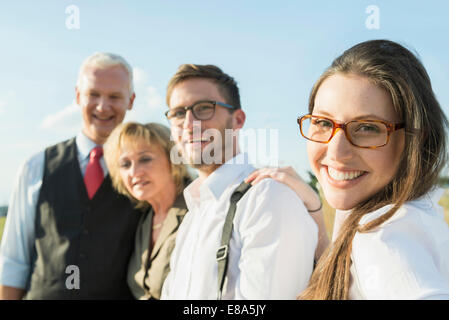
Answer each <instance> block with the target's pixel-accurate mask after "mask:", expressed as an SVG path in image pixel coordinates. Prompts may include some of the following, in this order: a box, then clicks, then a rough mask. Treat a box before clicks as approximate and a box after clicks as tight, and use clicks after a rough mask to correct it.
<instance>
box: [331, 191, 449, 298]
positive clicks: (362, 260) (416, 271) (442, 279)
mask: <svg viewBox="0 0 449 320" xmlns="http://www.w3.org/2000/svg"><path fill="white" fill-rule="evenodd" d="M441 195H442V190H441V189H436V190H434V191H433V192H431V193H429V194H426V195H424V196H423V197H421V198H420V199H417V200H414V201H409V202H407V203H405V204H404V205H403V206H402V207H401V208H399V210H398V211H397V212H396V213H395V214H394V215H393V217H391V218H390V219H388V220H387V221H386V222H385V223H384V224H382V225H381V226H380V227H378V228H376V229H375V230H373V231H371V232H368V233H359V232H357V233H356V235H355V237H354V240H353V242H352V253H351V259H352V265H351V286H350V290H349V298H350V299H370V300H371V299H375V300H377V299H394V300H397V299H401V300H402V299H449V228H448V226H447V224H446V222H445V221H444V215H443V214H444V212H443V208H442V207H441V206H440V205H438V201H439V199H440V198H441ZM391 207H392V205H388V206H385V207H382V208H380V209H378V210H376V211H373V212H371V213H368V214H366V215H364V216H363V217H362V219H361V221H360V224H361V225H363V224H366V223H367V222H369V221H372V220H374V219H376V218H378V217H380V216H382V215H383V214H385V213H386V212H387V211H388V210H389V209H390V208H391ZM336 214H337V217H340V218H342V217H341V216H342V215H347V214H348V211H338V210H337V212H336ZM341 220H344V217H343V219H341ZM335 231H337V232H338V230H335V229H334V232H335Z"/></svg>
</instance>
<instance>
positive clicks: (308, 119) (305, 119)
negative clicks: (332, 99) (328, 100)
mask: <svg viewBox="0 0 449 320" xmlns="http://www.w3.org/2000/svg"><path fill="white" fill-rule="evenodd" d="M298 124H299V129H300V131H301V135H302V136H303V137H304V138H306V139H307V140H310V141H314V142H319V143H329V142H330V141H331V140H332V138H333V137H334V136H335V133H336V132H337V129H338V128H340V129H342V130H343V131H344V132H345V136H346V139H348V141H349V142H350V143H351V144H352V145H353V146H356V147H359V148H367V149H375V148H379V147H383V146H385V145H386V144H387V143H388V141H389V139H390V135H391V133H392V132H394V131H396V130H399V129H402V128H404V127H405V124H404V123H389V122H385V121H381V120H352V121H348V122H346V123H341V124H339V123H336V122H335V121H334V120H332V119H329V118H326V117H321V116H313V115H311V114H307V115H305V116H302V117H299V118H298Z"/></svg>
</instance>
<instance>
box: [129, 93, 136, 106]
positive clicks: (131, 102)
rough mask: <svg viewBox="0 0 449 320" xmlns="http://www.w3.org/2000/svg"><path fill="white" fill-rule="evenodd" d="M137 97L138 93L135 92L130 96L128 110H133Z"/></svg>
mask: <svg viewBox="0 0 449 320" xmlns="http://www.w3.org/2000/svg"><path fill="white" fill-rule="evenodd" d="M135 98H136V93H134V92H133V94H132V96H131V98H129V105H128V110H131V109H132V108H133V105H134V99H135Z"/></svg>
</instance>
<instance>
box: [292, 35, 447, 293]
mask: <svg viewBox="0 0 449 320" xmlns="http://www.w3.org/2000/svg"><path fill="white" fill-rule="evenodd" d="M336 73H340V74H357V75H360V76H363V77H366V78H367V79H369V80H370V81H371V82H372V83H374V84H375V85H377V86H379V87H381V88H383V89H385V90H386V91H387V92H388V93H389V94H390V96H391V98H392V101H393V106H394V109H395V112H396V113H397V114H398V115H399V117H400V118H401V121H402V122H404V123H405V146H404V151H403V154H402V157H401V160H400V164H399V166H398V168H400V169H399V170H397V172H396V173H395V176H394V177H393V179H392V180H391V181H390V182H389V183H388V185H386V186H385V187H384V188H383V189H382V190H380V191H379V192H378V193H376V194H374V195H373V196H372V197H370V198H369V199H367V200H365V201H362V202H361V203H359V204H358V205H357V206H356V207H355V208H354V209H353V210H352V212H351V214H350V215H349V216H348V218H347V219H346V220H345V222H344V224H343V226H342V228H341V229H340V231H339V235H338V237H337V239H336V241H335V242H334V243H333V244H332V245H331V246H330V247H329V248H328V249H327V251H326V252H325V253H324V254H323V255H322V257H321V259H320V260H319V262H318V264H317V266H316V268H315V270H314V272H313V274H312V277H311V280H310V283H309V286H308V288H307V289H306V290H305V291H304V292H302V294H301V295H300V296H299V298H300V299H348V291H349V285H350V266H351V250H352V240H353V238H354V236H355V234H356V232H360V233H364V232H368V231H370V230H373V229H374V228H376V227H378V226H379V225H381V224H383V223H384V222H385V221H387V220H388V219H390V218H391V217H392V216H393V215H394V214H395V212H396V211H397V210H398V209H399V208H400V206H401V205H403V204H404V203H405V202H406V201H410V200H414V199H417V198H419V197H421V196H423V195H424V194H426V193H427V192H429V191H430V190H431V189H432V188H433V187H434V186H435V185H436V184H437V179H438V176H439V173H440V172H441V170H442V169H443V167H444V166H445V164H446V159H447V153H446V128H447V124H448V122H447V119H446V116H445V115H444V113H443V111H442V109H441V107H440V105H439V103H438V101H437V99H436V98H435V95H434V93H433V91H432V86H431V83H430V78H429V76H428V74H427V72H426V70H425V68H424V66H423V65H422V64H421V62H420V61H419V60H418V59H417V58H416V57H415V55H414V54H412V53H411V52H410V51H409V50H407V49H406V48H404V47H403V46H401V45H399V44H397V43H395V42H392V41H388V40H372V41H367V42H363V43H360V44H357V45H355V46H354V47H352V48H350V49H348V50H347V51H345V52H344V53H343V54H342V55H341V56H340V57H338V58H336V59H335V60H334V62H333V63H332V65H331V66H330V67H329V68H328V69H327V70H326V71H325V72H324V73H323V75H322V76H321V77H320V78H319V79H318V81H317V82H316V83H315V85H314V87H313V89H312V92H311V94H310V99H309V112H310V113H312V112H313V108H314V103H315V96H316V94H317V92H318V90H319V88H320V86H321V84H322V83H323V82H324V81H325V80H326V79H327V78H329V77H330V76H332V75H334V74H336ZM388 204H393V207H392V208H391V209H390V210H389V211H388V212H387V213H385V214H384V215H382V216H381V217H379V218H377V219H375V220H373V221H371V222H369V223H367V224H365V225H359V222H360V219H361V218H362V216H363V215H365V214H367V213H369V212H372V211H374V210H376V209H379V208H381V207H383V206H385V205H388Z"/></svg>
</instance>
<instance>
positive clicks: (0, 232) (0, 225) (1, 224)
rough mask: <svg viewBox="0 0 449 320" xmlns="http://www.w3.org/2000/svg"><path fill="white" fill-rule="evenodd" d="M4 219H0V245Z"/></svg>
mask: <svg viewBox="0 0 449 320" xmlns="http://www.w3.org/2000/svg"><path fill="white" fill-rule="evenodd" d="M5 220H6V217H0V243H1V239H2V236H3V227H4V226H5Z"/></svg>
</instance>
